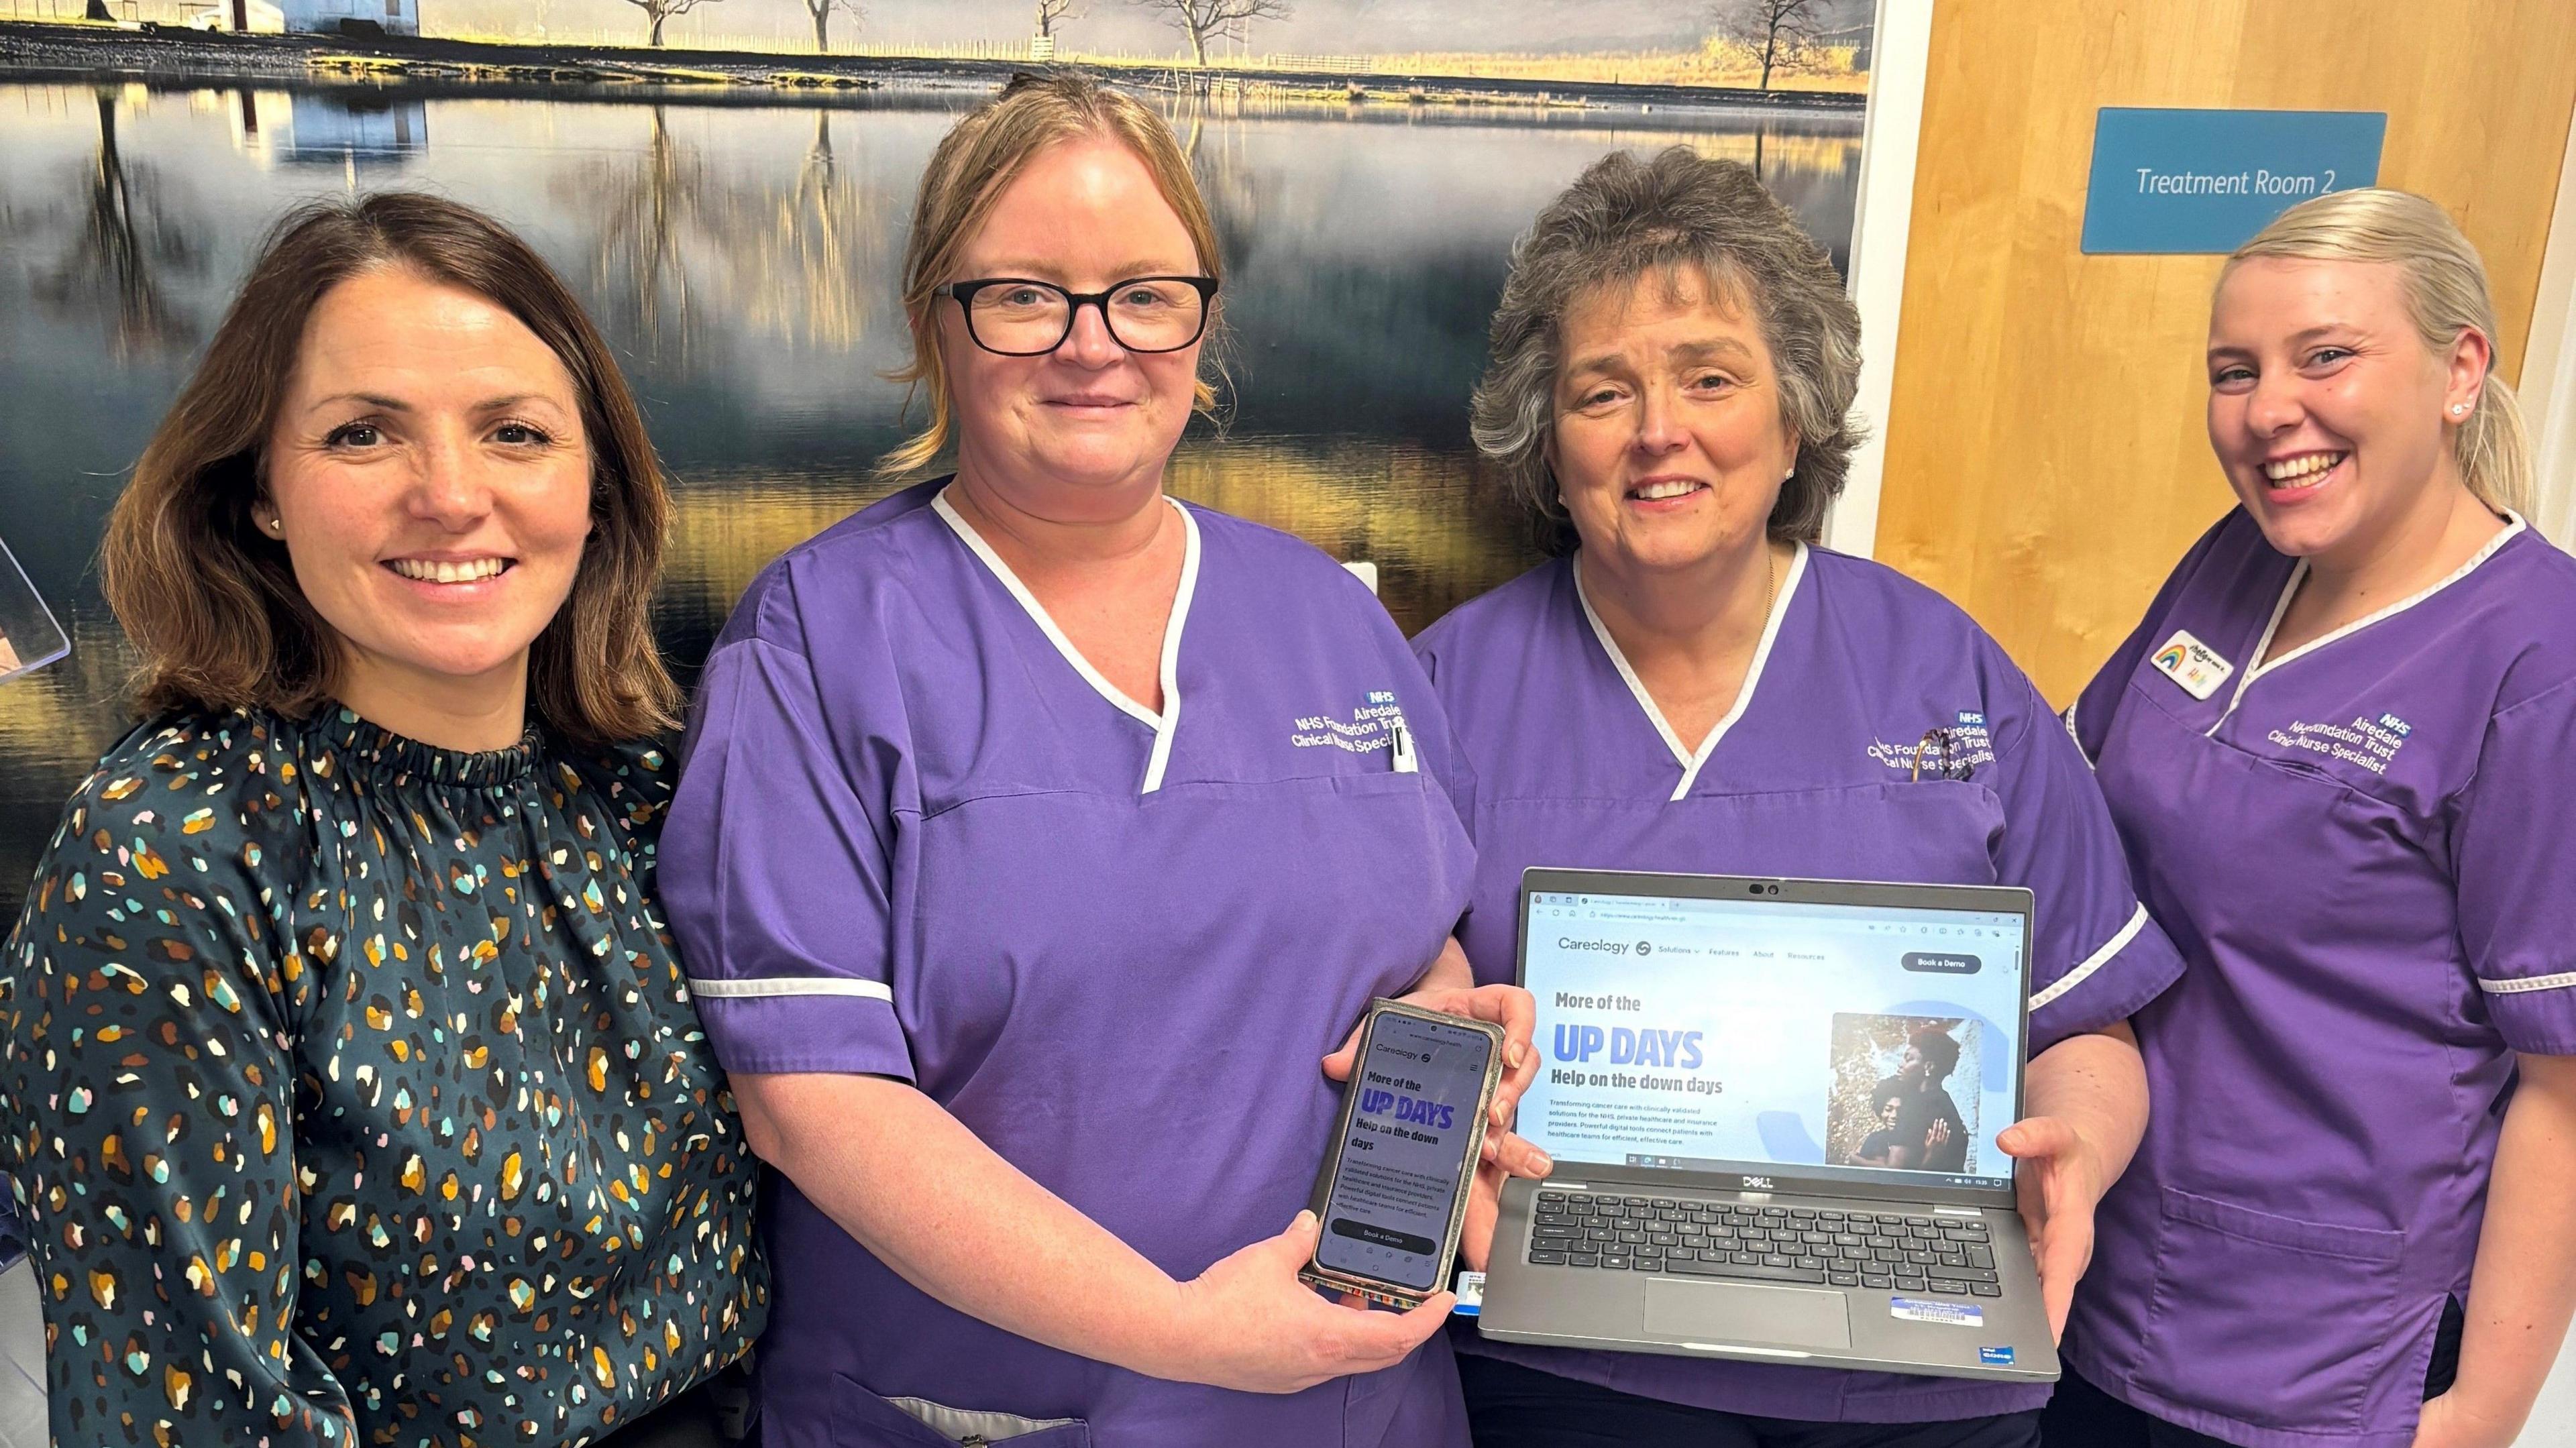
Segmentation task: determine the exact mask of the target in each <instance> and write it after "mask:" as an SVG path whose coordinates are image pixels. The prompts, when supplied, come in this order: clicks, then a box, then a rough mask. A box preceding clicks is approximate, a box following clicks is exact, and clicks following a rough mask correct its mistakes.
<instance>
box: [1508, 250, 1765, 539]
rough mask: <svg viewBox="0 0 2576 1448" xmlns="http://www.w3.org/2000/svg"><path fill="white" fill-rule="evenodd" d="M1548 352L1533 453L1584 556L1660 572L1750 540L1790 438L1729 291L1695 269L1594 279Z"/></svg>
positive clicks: (1749, 320) (1752, 331) (1747, 318)
mask: <svg viewBox="0 0 2576 1448" xmlns="http://www.w3.org/2000/svg"><path fill="white" fill-rule="evenodd" d="M1558 355H1559V356H1560V357H1562V358H1563V359H1564V362H1563V364H1562V365H1561V366H1560V367H1559V368H1558V371H1557V381H1556V397H1555V423H1554V427H1553V428H1552V429H1551V435H1550V437H1549V439H1548V447H1547V460H1548V465H1549V467H1550V468H1551V469H1553V470H1554V472H1555V474H1556V481H1557V487H1558V490H1559V492H1560V493H1561V494H1562V495H1563V496H1564V499H1565V509H1566V512H1567V513H1568V514H1569V515H1570V516H1571V517H1572V519H1573V521H1574V528H1575V531H1576V533H1578V534H1579V535H1581V537H1582V540H1583V549H1584V551H1585V552H1586V553H1587V554H1589V555H1591V556H1592V557H1595V558H1600V559H1604V560H1605V561H1611V562H1615V563H1619V564H1624V565H1628V566H1631V567H1635V568H1641V569H1646V570H1660V569H1673V568H1688V567H1692V566H1694V565H1698V564H1703V563H1706V562H1708V561H1709V560H1710V559H1712V558H1715V557H1719V556H1725V555H1744V556H1751V554H1752V553H1753V552H1754V551H1756V550H1758V549H1759V548H1760V547H1761V546H1762V542H1763V536H1764V529H1765V526H1766V525H1767V524H1768V522H1769V520H1770V517H1771V510H1772V508H1773V506H1774V505H1775V504H1777V503H1778V502H1779V499H1780V485H1781V483H1782V482H1783V481H1784V480H1785V479H1786V477H1787V476H1788V473H1789V469H1790V466H1791V465H1792V464H1793V463H1794V462H1796V460H1797V456H1798V441H1797V438H1796V437H1795V436H1793V435H1792V434H1791V433H1790V431H1789V428H1788V426H1787V424H1786V423H1785V422H1783V421H1782V419H1781V415H1780V393H1779V378H1778V374H1777V373H1776V371H1775V370H1774V369H1773V367H1772V363H1771V349H1770V347H1769V346H1768V345H1767V344H1766V343H1764V341H1763V339H1762V329H1761V326H1760V324H1759V323H1758V322H1757V321H1756V320H1755V318H1754V317H1753V315H1752V313H1751V310H1750V309H1749V308H1747V307H1745V306H1743V305H1741V303H1740V299H1738V298H1737V297H1735V296H1734V295H1732V293H1731V291H1730V289H1728V288H1723V287H1716V286H1712V285H1710V282H1709V279H1708V278H1707V277H1705V276H1703V275H1701V274H1700V273H1699V272H1698V271H1697V270H1696V269H1693V270H1688V271H1683V272H1679V273H1669V274H1657V275H1652V276H1646V277H1641V278H1639V279H1637V280H1636V281H1635V282H1633V283H1622V284H1614V285H1609V286H1604V287H1601V288H1598V289H1596V290H1594V291H1593V292H1591V293H1589V294H1587V295H1586V296H1584V297H1583V298H1581V299H1580V300H1579V301H1577V302H1576V304H1575V305H1573V306H1571V307H1569V308H1567V310H1566V314H1565V317H1564V319H1563V321H1562V322H1560V323H1559V326H1558Z"/></svg>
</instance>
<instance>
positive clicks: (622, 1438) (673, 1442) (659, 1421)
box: [593, 1359, 760, 1448]
mask: <svg viewBox="0 0 2576 1448" xmlns="http://www.w3.org/2000/svg"><path fill="white" fill-rule="evenodd" d="M752 1405H753V1399H752V1390H751V1370H750V1363H749V1360H748V1359H746V1360H744V1361H743V1362H739V1363H736V1364H734V1365H733V1366H732V1367H729V1368H726V1369H724V1370H723V1371H721V1372H719V1373H717V1374H716V1375H715V1376H714V1377H711V1378H709V1379H707V1380H706V1381H704V1382H701V1383H699V1384H697V1385H696V1386H694V1387H692V1388H690V1389H689V1390H688V1391H687V1392H685V1393H682V1394H680V1395H679V1396H678V1397H676V1398H672V1399H670V1400H669V1401H668V1402H665V1403H663V1404H661V1405H660V1406H658V1407H656V1408H655V1409H654V1410H653V1411H652V1412H649V1413H647V1414H645V1415H644V1416H643V1417H641V1418H638V1419H636V1420H635V1421H633V1422H631V1423H626V1424H623V1425H621V1426H620V1427H619V1428H618V1429H617V1430H616V1431H615V1432H612V1433H610V1434H609V1435H608V1436H607V1437H605V1438H602V1439H600V1440H599V1441H598V1442H597V1443H596V1444H594V1445H593V1448H759V1445H760V1431H759V1426H758V1425H757V1424H755V1423H753V1422H752V1421H751V1419H752Z"/></svg>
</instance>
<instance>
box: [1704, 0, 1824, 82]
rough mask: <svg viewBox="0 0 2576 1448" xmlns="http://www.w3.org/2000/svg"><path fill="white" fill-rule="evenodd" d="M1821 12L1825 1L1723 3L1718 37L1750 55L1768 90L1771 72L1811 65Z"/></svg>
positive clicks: (1737, 0) (1743, 0) (1735, 0)
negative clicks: (1743, 48) (1751, 54)
mask: <svg viewBox="0 0 2576 1448" xmlns="http://www.w3.org/2000/svg"><path fill="white" fill-rule="evenodd" d="M1824 9H1825V0H1723V3H1722V4H1720V5H1719V6H1718V7H1717V28H1718V33H1719V34H1721V35H1723V36H1725V37H1726V38H1727V39H1729V40H1732V41H1734V42H1736V43H1737V44H1739V45H1742V46H1743V47H1745V48H1746V49H1747V50H1750V51H1752V52H1753V58H1754V59H1755V60H1756V61H1758V62H1760V63H1761V66H1762V89H1764V90H1769V89H1770V88H1771V75H1772V72H1773V71H1775V70H1777V71H1794V70H1802V69H1804V68H1806V66H1807V65H1809V64H1810V63H1811V57H1812V56H1813V55H1814V53H1815V49H1816V39H1817V36H1818V34H1819V33H1820V32H1821V31H1822V29H1823V25H1824Z"/></svg>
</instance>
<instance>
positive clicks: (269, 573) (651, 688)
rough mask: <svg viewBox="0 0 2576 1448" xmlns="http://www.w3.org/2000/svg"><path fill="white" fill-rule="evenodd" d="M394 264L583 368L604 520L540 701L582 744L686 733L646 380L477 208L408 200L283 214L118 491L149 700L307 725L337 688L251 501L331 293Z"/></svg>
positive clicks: (122, 566) (112, 548)
mask: <svg viewBox="0 0 2576 1448" xmlns="http://www.w3.org/2000/svg"><path fill="white" fill-rule="evenodd" d="M380 267H402V268H405V269H407V270H410V271H412V272H415V273H417V274H419V275H420V276H422V277H425V278H428V279H429V280H431V281H435V282H439V283H441V284H444V285H447V286H452V287H457V288H460V289H462V290H465V291H470V292H473V293H475V294H477V295H479V296H482V297H484V298H487V299H489V300H490V301H491V302H492V303H493V304H494V305H496V306H498V307H500V308H502V309H503V310H504V311H507V312H509V313H510V314H511V315H512V316H515V317H517V318H518V319H519V320H520V321H521V322H522V323H524V324H526V326H527V328H528V330H530V331H532V332H534V333H536V334H537V336H538V338H539V339H540V340H542V341H543V342H544V343H545V344H546V346H547V347H548V348H550V349H552V350H553V352H554V354H555V356H556V357H557V358H559V359H561V360H562V362H563V365H564V370H565V371H566V372H569V373H570V374H571V375H572V382H573V389H574V392H575V393H576V394H577V395H578V397H579V399H580V404H581V424H582V431H583V433H584V434H585V437H586V439H587V441H588V444H589V447H590V455H591V483H590V511H591V521H592V523H593V529H592V533H591V537H590V541H589V542H588V544H587V545H586V546H585V547H584V549H583V553H582V560H581V568H580V571H579V573H578V574H576V575H575V577H574V579H573V585H572V593H571V596H570V597H568V598H566V599H565V600H564V604H563V607H562V608H560V609H558V610H556V612H555V616H554V618H553V619H552V620H551V621H550V622H549V623H548V624H547V625H546V628H545V632H543V633H542V634H540V635H538V637H537V641H536V643H535V645H534V646H533V647H532V648H531V649H530V651H529V660H528V703H529V708H530V709H531V711H532V712H533V713H534V715H535V717H536V718H537V719H538V721H539V722H541V723H543V724H544V725H545V727H546V728H547V729H548V730H549V731H550V732H552V733H553V734H555V735H556V736H557V737H559V738H562V739H564V740H566V741H568V742H572V743H576V744H588V745H599V744H609V743H615V742H618V741H621V740H630V739H637V738H642V737H645V736H647V735H650V734H653V733H655V732H657V731H659V730H663V729H668V728H670V727H671V726H672V722H673V711H674V709H675V707H676V706H677V705H678V703H679V697H680V693H679V689H678V687H677V686H676V685H674V684H673V683H672V682H671V675H670V672H669V671H668V670H667V669H665V668H664V667H663V664H662V655H661V651H660V650H659V649H658V648H657V647H656V646H655V644H654V642H653V632H652V628H651V624H650V621H649V618H648V616H647V612H646V609H647V605H648V603H649V602H650V600H651V598H652V593H653V585H654V581H655V579H656V578H657V577H658V576H659V574H660V572H661V566H662V540H663V535H664V533H665V532H666V531H667V530H668V529H669V527H670V516H671V500H670V495H669V493H668V492H667V491H666V489H665V488H664V486H663V479H662V468H661V463H660V461H659V460H658V459H656V458H655V457H654V455H653V444H652V441H651V440H650V439H649V438H647V437H646V436H645V432H644V418H643V415H642V414H641V413H639V412H638V411H637V410H636V407H635V398H634V395H633V394H632V393H630V392H628V391H627V388H626V379H625V378H624V377H623V376H622V375H621V374H620V373H619V372H618V370H617V363H616V360H615V358H614V357H613V356H611V354H610V352H609V350H608V344H607V342H606V341H604V340H603V339H602V338H601V337H600V335H599V331H598V329H597V328H596V327H594V326H592V325H591V322H590V318H589V317H588V316H587V315H586V314H584V313H583V311H582V308H581V303H580V302H579V301H577V300H575V299H574V297H573V294H572V292H571V290H570V289H569V288H567V287H566V286H565V285H564V284H563V280H562V278H560V277H558V276H556V275H555V273H554V270H553V269H552V268H550V267H548V266H547V265H546V263H545V261H544V259H543V258H541V257H539V256H538V255H537V254H536V252H535V251H533V250H531V249H530V248H529V246H528V244H527V243H526V242H524V241H521V240H520V239H519V238H518V237H517V236H516V235H514V234H512V233H511V231H510V230H509V229H508V228H506V227H504V226H502V225H501V224H500V223H499V222H497V221H494V220H493V219H492V218H490V217H488V216H485V215H484V214H482V213H481V212H479V211H475V210H473V209H472V208H470V207H466V206H460V205H458V204H457V203H455V202H453V201H448V200H445V199H443V198H440V197H436V196H425V195H420V194H418V193H414V192H401V191H387V192H379V193H377V194H375V195H372V196H366V197H362V198H352V199H347V200H329V201H316V202H312V203H309V204H307V205H304V206H301V207H298V208H297V209H296V210H294V211H292V212H289V213H288V214H287V215H286V216H285V217H284V218H283V219H281V220H280V221H279V222H278V224H277V226H276V228H275V229H274V230H272V231H271V232H270V233H269V237H268V241H267V244H266V245H265V246H263V247H262V248H261V250H260V254H259V259H258V260H257V261H256V262H255V263H253V264H252V266H251V270H250V276H249V279H248V280H246V281H244V282H243V283H242V289H241V295H240V296H239V297H237V298H235V299H234V301H233V304H232V308H231V310H229V311H227V312H226V313H225V314H224V320H223V324H222V325H221V326H219V327H218V328H216V330H215V336H214V340H213V342H211V343H210V344H208V346H207V348H206V356H205V360H204V361H202V362H200V363H199V364H198V365H197V370H196V373H195V375H194V376H192V377H190V378H189V379H188V382H187V385H186V386H185V387H183V388H181V389H180V392H179V398H178V401H176V402H174V403H172V404H171V407H170V411H169V414H168V415H167V416H165V417H163V418H162V420H161V426H160V428H159V429H158V430H157V431H155V432H154V433H153V434H152V441H151V442H150V443H149V444H148V445H146V446H145V448H144V449H143V456H142V458H141V459H140V460H139V461H138V462H136V464H135V467H134V478H133V481H132V482H130V483H128V484H127V485H126V488H125V492H124V494H123V495H122V496H120V497H119V498H118V499H117V500H116V509H115V512H114V513H113V514H111V515H110V517H109V519H108V524H107V539H106V542H105V544H104V546H103V548H102V550H101V557H100V572H101V574H102V581H103V583H104V585H105V591H106V593H107V601H108V604H109V606H110V607H112V608H114V609H115V610H116V617H117V621H118V622H120V623H122V624H123V625H124V626H125V632H126V634H127V636H128V637H129V638H131V639H132V640H133V641H134V645H135V647H136V648H137V649H138V650H139V651H140V652H141V653H142V656H143V657H142V664H141V666H140V668H139V669H138V670H137V671H136V677H135V681H134V694H135V704H136V706H137V707H138V708H139V709H140V710H141V711H142V712H144V713H146V714H159V713H163V712H166V711H169V710H174V709H195V710H207V711H221V710H226V709H234V708H265V709H272V710H275V711H277V712H279V713H282V714H287V715H293V716H302V715H306V714H309V713H311V712H312V711H313V710H314V709H315V708H316V707H317V706H319V705H320V704H322V703H323V702H324V701H325V700H327V699H329V698H330V697H331V696H332V693H333V690H334V688H335V687H336V683H337V673H338V669H339V666H340V658H339V649H338V644H337V640H338V635H337V633H335V632H334V631H333V630H332V628H331V626H330V625H329V624H328V623H326V622H324V620H323V618H322V616H321V615H320V614H319V613H316V612H315V611H314V609H313V605H312V604H310V603H309V602H307V601H306V600H305V597H304V592H303V590H302V589H301V588H299V587H297V586H296V582H295V573H294V570H293V568H292V567H291V566H290V565H289V564H288V561H287V555H286V547H285V545H284V544H283V543H280V542H278V541H276V540H275V539H272V538H270V537H268V536H267V535H265V534H263V533H262V532H260V530H259V529H258V527H257V526H256V525H255V524H254V522H253V520H252V517H251V505H252V504H253V503H255V502H257V501H259V500H261V498H262V497H263V496H264V495H265V492H266V488H267V478H266V472H267V470H266V458H265V453H266V450H267V447H268V439H269V434H270V430H271V428H272V427H273V426H274V424H275V421H276V418H277V409H278V407H279V406H280V405H281V403H282V401H283V399H284V396H285V392H286V385H287V380H288V379H289V378H290V377H291V376H292V375H293V374H294V371H295V364H296V357H297V353H298V351H299V350H300V348H301V347H302V345H303V340H304V327H305V322H306V319H307V318H308V317H310V316H311V314H312V311H313V308H314V305H315V304H316V303H317V302H319V301H320V300H321V299H322V296H323V294H324V293H326V292H328V291H330V290H331V288H333V287H335V286H337V285H339V284H340V283H341V282H343V281H345V280H347V279H348V278H350V277H352V276H356V275H358V274H359V273H362V272H367V271H371V270H374V269H376V268H380Z"/></svg>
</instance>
